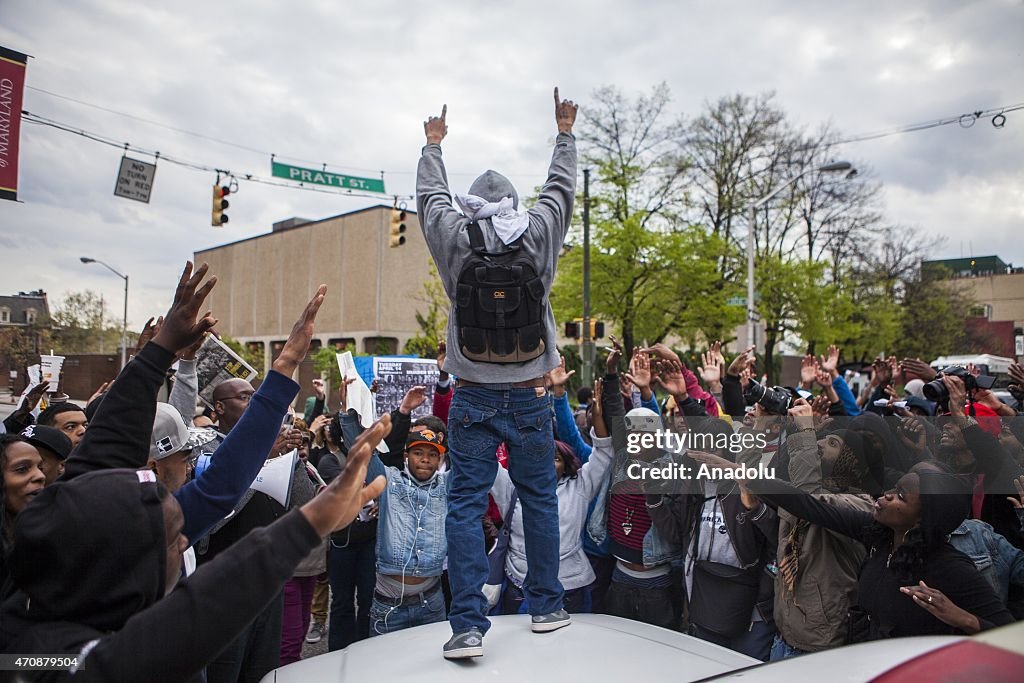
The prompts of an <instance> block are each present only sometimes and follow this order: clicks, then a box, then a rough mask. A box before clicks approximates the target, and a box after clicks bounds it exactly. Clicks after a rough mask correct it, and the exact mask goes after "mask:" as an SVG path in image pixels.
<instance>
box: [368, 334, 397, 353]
mask: <svg viewBox="0 0 1024 683" xmlns="http://www.w3.org/2000/svg"><path fill="white" fill-rule="evenodd" d="M363 353H369V354H371V355H374V356H393V355H394V354H396V353H398V339H396V338H395V337H366V338H365V339H363Z"/></svg>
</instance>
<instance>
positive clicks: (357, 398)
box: [338, 351, 384, 446]
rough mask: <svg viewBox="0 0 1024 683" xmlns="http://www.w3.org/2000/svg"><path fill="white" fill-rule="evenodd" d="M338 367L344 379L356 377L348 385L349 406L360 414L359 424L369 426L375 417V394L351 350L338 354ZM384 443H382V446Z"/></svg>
mask: <svg viewBox="0 0 1024 683" xmlns="http://www.w3.org/2000/svg"><path fill="white" fill-rule="evenodd" d="M338 369H339V370H340V371H341V376H342V379H343V380H344V379H346V378H347V379H353V378H354V379H355V382H352V384H349V385H348V393H347V399H348V407H349V408H350V409H353V410H355V411H356V414H357V415H359V424H361V425H362V426H363V427H364V428H365V427H369V426H370V425H371V424H373V420H374V419H375V418H374V408H373V394H371V393H370V387H368V386H366V382H365V381H363V378H362V376H361V375H360V374H359V373H358V372H357V371H356V364H355V360H354V359H353V358H352V352H351V351H345V352H344V353H339V354H338ZM383 445H384V444H383V443H382V444H381V446H383Z"/></svg>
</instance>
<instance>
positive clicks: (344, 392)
mask: <svg viewBox="0 0 1024 683" xmlns="http://www.w3.org/2000/svg"><path fill="white" fill-rule="evenodd" d="M355 381H356V378H355V377H342V378H341V382H340V383H339V384H338V400H339V401H340V405H339V407H338V409H339V410H341V412H345V411H346V410H348V385H349V384H352V382H355ZM373 386H374V387H376V386H377V380H373ZM370 391H375V389H373V388H371V389H370Z"/></svg>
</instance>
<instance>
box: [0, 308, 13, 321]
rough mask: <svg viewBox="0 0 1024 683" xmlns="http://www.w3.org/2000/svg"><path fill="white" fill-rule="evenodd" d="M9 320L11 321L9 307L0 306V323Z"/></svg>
mask: <svg viewBox="0 0 1024 683" xmlns="http://www.w3.org/2000/svg"><path fill="white" fill-rule="evenodd" d="M9 322H11V309H9V308H7V307H6V306H5V307H4V308H0V323H9Z"/></svg>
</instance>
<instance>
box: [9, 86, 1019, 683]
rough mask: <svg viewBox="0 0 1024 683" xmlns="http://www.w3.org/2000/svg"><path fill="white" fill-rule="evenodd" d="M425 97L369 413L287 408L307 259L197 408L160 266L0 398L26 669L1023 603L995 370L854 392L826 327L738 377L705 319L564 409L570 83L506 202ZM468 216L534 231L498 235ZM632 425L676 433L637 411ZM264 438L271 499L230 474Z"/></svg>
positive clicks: (932, 616)
mask: <svg viewBox="0 0 1024 683" xmlns="http://www.w3.org/2000/svg"><path fill="white" fill-rule="evenodd" d="M445 114H446V112H445V111H442V115H441V117H434V118H431V119H429V120H428V122H427V123H426V124H425V132H426V134H427V142H428V144H427V146H426V147H424V152H423V155H424V156H423V159H422V160H421V168H420V186H419V190H420V199H421V205H420V211H421V215H422V217H423V218H422V220H423V222H424V230H425V232H426V234H427V237H428V244H429V245H430V246H431V251H432V253H433V254H434V257H435V260H437V261H438V266H439V272H441V274H442V277H443V278H444V279H445V287H446V291H448V292H449V295H450V296H451V298H452V317H451V325H450V328H449V332H448V334H449V337H448V341H449V344H448V345H444V344H442V345H441V348H440V350H439V355H438V359H437V360H438V368H439V379H438V381H437V384H436V386H435V387H433V388H432V389H433V391H427V388H426V387H422V386H420V387H415V388H413V389H411V390H410V391H409V392H408V393H406V394H405V396H404V397H403V399H402V401H401V403H400V405H399V406H397V407H396V408H395V409H394V410H393V411H392V412H391V413H390V414H387V415H383V416H381V417H380V418H379V419H378V420H376V421H375V422H372V423H371V422H370V420H369V419H368V416H365V415H360V414H359V413H358V412H357V411H356V410H355V409H353V408H352V407H350V406H349V401H348V393H349V387H350V384H351V382H353V381H355V380H354V378H351V377H349V378H343V379H342V381H341V382H340V384H339V386H336V387H333V388H332V389H331V390H330V391H328V387H326V386H325V383H324V382H323V381H322V380H315V381H314V382H313V385H312V387H310V389H311V391H312V395H311V396H309V397H308V399H307V400H306V401H305V403H304V411H303V412H302V413H295V412H293V405H295V402H296V399H297V398H298V394H299V391H300V387H299V386H298V384H296V383H295V382H294V381H293V379H292V377H293V376H294V375H295V374H296V371H297V368H298V365H299V363H300V362H301V361H302V360H303V359H304V357H305V355H306V352H307V350H308V349H309V347H310V342H311V339H312V335H313V329H314V323H315V319H316V315H317V311H318V310H319V308H320V305H321V304H322V303H323V301H324V298H325V296H327V292H326V287H325V286H321V287H320V288H319V290H318V291H317V292H316V293H315V294H314V295H313V297H312V299H311V300H310V302H309V304H308V305H307V306H306V308H305V309H304V311H303V312H302V314H301V315H300V316H299V318H298V320H297V321H296V323H295V326H294V327H293V329H292V332H291V334H290V336H289V338H288V341H287V343H286V344H285V345H284V347H283V349H282V350H281V352H280V354H279V355H278V356H277V357H276V358H275V359H274V361H273V363H272V368H271V370H270V371H269V372H268V373H267V374H266V376H265V377H264V378H263V379H262V381H261V382H260V384H259V387H258V388H254V387H253V385H252V384H250V383H249V382H247V381H245V380H241V379H231V380H228V381H225V382H223V383H221V384H219V385H218V386H217V387H216V389H215V390H214V393H213V397H212V401H211V405H210V406H208V408H207V409H206V410H204V411H201V410H199V409H198V390H197V382H196V372H195V361H194V358H195V354H196V351H197V349H198V348H199V346H200V345H201V344H202V341H203V339H204V336H205V335H207V334H210V333H211V332H210V331H211V330H212V329H213V328H214V326H215V324H216V322H217V321H216V319H214V318H213V317H212V316H211V315H210V314H209V313H207V314H205V315H200V314H199V312H200V311H201V310H203V303H204V301H205V300H206V298H207V296H208V295H209V293H210V291H211V290H212V289H213V287H214V285H215V284H216V278H214V277H211V278H207V268H206V266H200V267H199V268H197V269H195V270H194V271H193V267H192V265H191V264H188V265H187V266H186V268H185V270H184V272H183V274H182V276H181V278H180V281H179V283H178V286H177V289H176V292H175V296H174V301H173V304H172V305H171V308H170V309H169V310H168V312H167V313H166V315H165V316H163V318H162V319H161V320H160V321H159V324H158V325H157V326H155V327H154V328H153V329H152V330H151V331H150V332H151V334H150V335H147V338H146V339H144V340H143V343H142V344H140V347H139V348H138V349H137V352H136V355H135V356H134V357H133V359H132V360H131V361H130V362H129V363H128V364H127V365H126V366H125V368H124V369H123V370H122V372H121V373H120V375H119V376H118V377H117V379H116V380H115V381H114V382H113V383H111V384H110V385H109V386H106V387H104V388H103V389H102V390H101V391H99V392H97V394H96V395H95V396H93V397H92V399H91V400H90V401H89V403H88V405H87V406H86V407H84V408H82V407H80V406H78V405H77V404H75V403H70V402H55V403H53V404H51V405H49V406H48V407H47V408H46V410H45V411H43V412H42V413H40V414H39V415H38V417H37V418H33V417H32V415H31V413H30V412H29V409H30V408H31V406H33V405H35V404H36V402H37V401H38V399H39V398H41V396H42V389H40V390H39V391H37V392H35V393H33V394H30V395H29V396H28V397H27V400H26V401H25V402H24V404H23V406H22V407H21V408H19V409H18V410H17V411H15V412H14V413H13V414H12V415H11V416H10V417H9V418H8V419H7V420H5V421H4V431H5V432H6V433H5V434H3V435H0V469H2V472H3V485H2V487H0V495H2V499H0V525H2V533H0V550H2V554H0V586H2V589H0V590H2V593H0V600H2V603H0V652H3V653H17V654H33V653H36V654H42V653H46V654H62V655H67V656H68V657H72V658H74V661H73V662H71V663H69V664H68V665H67V666H65V667H64V668H63V669H62V670H60V671H49V672H37V673H38V674H39V680H65V679H67V678H68V677H69V676H71V675H72V674H73V679H74V680H86V681H89V680H97V681H103V680H153V681H157V680H183V681H184V680H206V681H209V682H210V683H219V682H230V683H235V682H236V681H258V680H260V679H261V678H262V677H263V676H264V675H265V674H266V673H267V672H269V671H271V670H272V669H274V668H276V667H277V666H279V665H282V664H287V663H290V662H294V661H296V660H298V659H299V658H300V657H301V652H302V646H303V642H304V641H305V642H317V641H319V640H321V639H322V638H324V637H325V636H326V638H327V641H328V646H329V649H330V650H339V649H342V648H345V647H347V646H349V645H350V644H352V643H354V642H357V641H360V640H363V639H366V638H370V637H375V636H380V635H384V634H388V633H394V632H397V631H401V630H403V629H408V628H412V627H416V626H419V625H423V624H430V623H435V622H441V621H448V622H449V623H450V625H451V629H452V639H451V640H450V641H449V642H448V643H446V644H445V645H444V649H443V653H444V656H445V657H446V658H451V659H461V658H466V657H477V656H481V655H482V653H483V651H482V640H483V636H484V634H486V632H487V628H488V626H489V623H490V622H489V619H488V615H496V614H510V615H512V614H523V615H529V617H530V618H529V623H530V628H531V629H532V630H533V631H535V632H538V633H547V632H550V631H554V630H557V629H561V628H564V627H566V626H568V625H569V624H570V623H571V617H570V615H571V614H579V613H586V612H593V613H600V614H608V615H612V616H617V617H622V618H625V619H631V620H636V621H640V622H645V623H648V624H653V625H657V626H661V627H664V628H668V629H675V630H679V631H683V632H686V633H689V634H691V635H693V636H696V637H698V638H701V639H704V640H707V641H710V642H713V643H716V644H719V645H722V646H725V647H728V648H731V649H733V650H736V651H738V652H742V653H744V654H747V655H749V656H751V657H754V658H757V659H761V660H765V661H767V660H769V659H781V658H786V657H792V656H796V655H800V654H804V653H809V652H816V651H821V650H825V649H828V648H834V647H838V646H841V645H845V644H850V643H855V642H862V641H866V640H873V639H881V638H890V637H901V636H913V635H933V634H954V633H966V634H970V633H976V632H978V631H981V630H985V629H989V628H993V627H996V626H999V625H1003V624H1008V623H1010V622H1012V621H1014V620H1015V619H1017V618H1021V617H1022V616H1024V526H1022V525H1024V476H1022V475H1024V469H1022V464H1024V445H1022V444H1024V418H1020V417H1016V416H1017V414H1018V411H1019V410H1021V409H1024V406H1022V400H1024V368H1021V367H1020V366H1019V365H1016V364H1015V365H1014V366H1012V368H1011V371H1010V374H1011V379H1012V385H1011V389H1012V391H1013V396H1014V397H1015V400H1016V404H1015V405H1010V404H1008V403H1004V402H1002V401H1000V400H999V399H998V398H997V397H996V395H995V394H994V393H993V392H992V391H991V384H990V383H989V382H988V381H987V378H985V376H984V375H982V374H981V373H980V372H978V371H977V369H975V368H971V367H968V368H958V367H957V368H944V369H940V370H936V369H935V368H932V367H930V366H929V365H928V364H927V363H923V362H921V361H919V360H916V359H904V360H903V361H897V359H895V358H888V359H879V360H877V361H876V362H875V363H874V365H873V366H872V371H871V381H870V382H869V383H868V385H867V387H866V388H865V390H864V391H863V392H862V393H861V395H860V396H855V395H854V393H853V392H852V391H851V388H850V386H849V385H848V383H847V381H846V379H845V378H844V376H843V374H842V368H843V366H842V365H841V364H840V359H841V355H840V350H839V349H838V348H836V347H834V346H833V347H830V348H829V349H828V350H827V352H826V353H825V354H824V355H823V356H821V357H820V358H816V357H814V356H812V355H808V356H807V357H805V358H804V360H803V363H802V367H801V373H800V378H801V382H800V385H799V386H795V387H781V386H777V387H768V386H765V383H763V382H759V381H757V379H756V378H755V377H756V371H757V367H756V365H757V361H756V356H755V354H754V349H753V348H749V349H745V350H740V352H739V353H737V354H736V355H735V356H734V358H733V359H731V360H730V361H729V362H727V361H726V358H725V356H724V353H723V350H722V349H723V346H722V344H721V343H720V342H716V343H714V344H711V345H710V346H709V348H708V350H707V352H706V353H705V354H704V355H703V357H702V359H701V360H702V362H701V364H700V366H699V367H697V368H693V369H691V368H690V367H688V366H687V365H686V364H685V363H684V362H683V361H682V360H681V359H680V357H679V356H678V355H677V354H676V353H674V352H673V351H672V350H671V349H670V348H668V347H667V346H666V345H664V344H656V345H654V346H652V347H649V348H636V349H622V348H621V347H620V346H619V345H618V343H617V342H615V343H614V345H613V347H612V349H611V350H610V352H609V353H608V355H607V358H606V360H605V367H604V370H605V372H604V374H603V376H601V377H600V378H598V379H597V380H596V381H595V382H594V385H593V386H592V387H582V388H580V389H579V390H578V391H577V392H576V393H575V398H576V404H577V405H576V406H575V407H574V406H573V405H571V403H570V392H569V390H568V387H569V385H570V383H571V382H572V377H573V375H574V373H573V371H569V370H566V367H565V362H564V359H560V358H559V356H558V354H557V347H555V345H554V331H553V329H552V328H553V319H552V318H551V315H550V308H549V306H548V305H547V303H546V299H545V296H544V293H545V292H546V291H548V290H549V288H550V282H551V278H552V277H553V274H554V268H555V265H556V263H557V253H558V249H557V247H558V246H559V245H560V244H561V240H563V239H564V236H565V231H566V230H567V228H568V222H569V217H570V216H571V215H572V196H573V194H574V190H575V147H574V145H573V140H572V135H571V130H572V122H573V121H574V119H575V106H574V105H573V104H572V103H571V102H568V101H560V100H559V98H558V92H557V89H556V91H555V114H556V122H557V124H558V128H559V136H558V138H557V140H556V145H555V151H554V154H553V159H552V166H551V170H550V173H549V179H548V183H547V184H546V185H545V186H544V188H542V191H541V196H540V199H539V201H538V205H539V208H537V209H531V211H530V212H529V213H526V212H518V213H517V204H518V195H517V194H516V193H515V190H514V188H512V187H511V184H509V183H508V181H507V180H506V179H505V178H504V177H502V176H500V175H499V174H496V173H494V172H493V171H488V172H487V173H486V174H484V175H483V176H481V177H480V178H479V179H478V180H477V182H476V183H474V186H473V188H471V192H470V194H469V195H466V196H461V195H460V196H458V197H457V200H458V201H459V203H460V205H461V206H462V207H463V209H464V211H465V216H464V215H463V214H459V213H458V212H456V211H455V209H454V208H453V207H452V206H451V197H450V195H449V194H448V190H447V181H446V179H445V172H444V168H443V165H442V164H441V162H440V146H439V143H440V141H441V139H443V138H444V136H445V135H446V133H447V126H446V122H445ZM459 221H462V223H461V225H463V227H465V224H466V223H467V222H469V224H470V226H472V225H477V226H479V224H480V223H481V222H485V221H486V222H490V224H492V227H494V231H493V232H484V233H481V231H480V230H479V227H478V228H475V229H473V228H471V229H468V230H455V229H453V228H454V227H457V226H458V225H460V223H459ZM470 221H472V222H470ZM474 230H475V233H474ZM524 238H528V239H527V241H526V242H524V241H522V240H523V239H524ZM531 240H532V241H531ZM498 241H501V242H503V243H504V244H505V245H510V246H512V247H513V248H512V250H511V251H510V252H509V253H511V254H513V255H514V258H520V257H521V256H522V255H523V254H532V255H533V256H534V258H533V259H532V260H530V261H529V262H526V261H522V260H519V261H516V260H514V259H513V260H511V261H502V260H501V258H499V257H500V256H501V254H500V253H498V252H500V247H499V246H498V243H497V242H498ZM519 248H522V252H520V253H519V254H518V255H516V252H517V250H518V249H519ZM474 259H481V260H482V262H483V265H480V262H478V261H475V260H474ZM467 264H468V266H467ZM503 269H504V270H503ZM467 273H469V275H467ZM506 276H507V277H510V278H511V279H509V280H508V281H507V282H503V281H502V280H501V278H502V277H506ZM467 278H469V279H468V280H467ZM495 278H497V280H495ZM495 282H497V284H495ZM465 292H468V294H466V295H465V296H463V294H464V293H465ZM480 292H486V293H487V296H488V297H489V298H488V301H487V302H485V303H484V304H479V305H477V304H475V303H474V302H478V301H483V300H484V297H482V296H477V294H479V293H480ZM499 292H500V296H499V295H498V294H499ZM538 292H539V296H538ZM520 295H521V297H522V298H523V299H524V300H525V298H526V297H534V298H535V299H536V301H537V302H538V304H537V306H536V307H535V308H534V309H531V310H530V311H527V312H526V313H525V314H524V316H523V317H522V318H516V317H515V316H517V315H518V313H517V312H516V310H514V309H515V306H513V307H512V308H509V309H507V310H506V309H505V308H503V306H505V304H504V303H490V299H493V300H494V301H497V300H504V299H517V300H518V298H519V297H520ZM541 301H543V305H541V304H540V302H541ZM523 305H524V306H525V304H523ZM506 314H507V315H506ZM509 330H513V331H514V332H515V334H514V335H511V336H506V335H507V334H508V331H509ZM175 362H176V363H177V371H176V372H175V373H174V381H173V385H172V388H171V389H170V391H169V392H167V395H166V396H162V394H161V391H162V388H163V387H164V385H165V381H166V379H167V377H168V370H169V368H170V367H171V365H172V364H173V363H175ZM694 370H696V372H695V371H694ZM43 386H45V385H43ZM428 395H429V396H432V398H431V399H429V400H431V401H432V404H431V406H430V413H431V414H430V415H428V416H425V417H419V418H417V419H413V417H412V416H413V413H414V411H416V410H417V409H418V408H420V407H421V406H423V405H424V404H425V403H426V402H427V401H428ZM158 398H165V399H166V400H163V401H160V400H158ZM366 425H369V426H366ZM665 433H672V434H675V435H677V436H679V437H680V438H679V439H678V440H677V441H676V442H675V443H678V444H682V443H684V440H683V439H682V437H683V436H685V437H686V440H685V443H687V444H689V445H688V446H687V447H682V446H681V447H678V448H674V449H673V448H670V447H665V446H664V443H665V442H664V441H663V440H660V439H653V438H648V437H654V436H658V437H660V436H661V435H664V434H665ZM748 436H749V437H750V438H749V439H748V438H745V437H748ZM736 437H741V438H736ZM652 443H656V444H658V445H653V446H652V445H651V444H652ZM668 443H672V441H671V440H670V441H669V442H668ZM638 444H639V447H638ZM737 444H740V445H739V446H737ZM293 453H294V454H295V457H294V466H293V472H292V477H291V490H290V495H289V496H288V497H287V499H286V500H285V501H284V502H282V501H281V500H279V499H278V498H276V497H274V496H272V495H268V494H267V493H264V492H261V491H259V490H256V489H254V488H252V484H253V482H254V480H255V479H256V478H257V475H258V474H259V472H260V470H261V468H263V467H264V466H265V465H266V464H267V463H268V462H269V461H275V460H276V459H277V458H283V457H292V455H291V454H293ZM278 462H280V461H278ZM665 471H672V472H677V473H678V472H681V473H684V475H683V476H679V477H675V478H673V477H658V476H654V475H655V474H656V473H658V472H665ZM638 472H640V473H643V474H642V475H640V476H638V474H637V473H638ZM769 472H770V474H768V475H764V474H762V473H769ZM686 473H688V474H686ZM752 473H753V474H752ZM648 474H650V475H651V476H650V477H648V476H647V475H648ZM624 656H628V655H624Z"/></svg>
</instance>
